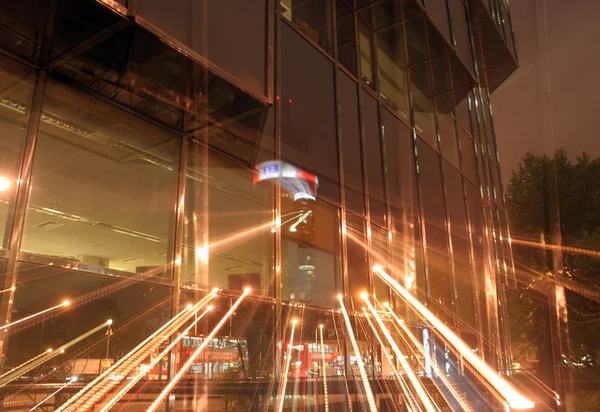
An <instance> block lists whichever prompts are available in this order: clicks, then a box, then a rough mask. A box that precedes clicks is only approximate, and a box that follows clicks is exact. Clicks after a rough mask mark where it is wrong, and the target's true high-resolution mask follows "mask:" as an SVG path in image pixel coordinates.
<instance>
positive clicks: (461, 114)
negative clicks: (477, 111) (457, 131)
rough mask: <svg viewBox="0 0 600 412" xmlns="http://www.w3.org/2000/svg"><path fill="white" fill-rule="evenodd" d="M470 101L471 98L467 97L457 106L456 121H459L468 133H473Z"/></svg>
mask: <svg viewBox="0 0 600 412" xmlns="http://www.w3.org/2000/svg"><path fill="white" fill-rule="evenodd" d="M469 99H470V97H469V96H468V97H465V98H464V99H462V100H461V101H460V103H459V104H458V105H457V106H456V120H458V124H459V125H461V126H462V127H463V128H464V129H465V130H466V131H467V132H469V133H470V132H471V118H470V114H469Z"/></svg>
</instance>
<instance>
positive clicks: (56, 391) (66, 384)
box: [29, 379, 75, 412]
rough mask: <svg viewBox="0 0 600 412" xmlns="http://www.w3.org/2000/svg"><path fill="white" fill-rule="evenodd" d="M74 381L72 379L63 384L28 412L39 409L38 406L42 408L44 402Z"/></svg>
mask: <svg viewBox="0 0 600 412" xmlns="http://www.w3.org/2000/svg"><path fill="white" fill-rule="evenodd" d="M74 381H75V380H74V379H71V380H70V381H69V382H67V383H65V384H64V385H63V386H61V387H60V388H58V389H57V390H55V391H54V392H52V393H51V394H50V395H48V396H47V397H45V398H44V399H42V401H41V402H40V403H38V404H37V405H35V406H34V407H33V408H31V409H30V410H29V412H31V411H34V410H36V409H37V408H39V407H40V406H42V405H43V404H44V402H46V401H47V400H48V399H50V398H51V397H53V396H54V395H56V394H57V393H58V392H60V391H62V390H63V389H64V388H66V387H67V386H68V385H70V384H71V383H73V382H74Z"/></svg>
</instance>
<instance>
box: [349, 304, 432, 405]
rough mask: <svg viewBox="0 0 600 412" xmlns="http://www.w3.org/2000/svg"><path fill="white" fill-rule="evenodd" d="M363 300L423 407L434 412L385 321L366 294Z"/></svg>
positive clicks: (429, 400) (427, 396)
mask: <svg viewBox="0 0 600 412" xmlns="http://www.w3.org/2000/svg"><path fill="white" fill-rule="evenodd" d="M361 298H362V299H363V300H364V301H365V303H366V304H367V307H368V308H369V311H370V312H371V314H372V315H373V318H374V319H375V321H376V322H377V324H378V325H379V328H380V329H381V331H382V332H383V335H384V336H385V338H386V339H387V341H388V343H389V344H390V346H391V347H392V349H393V350H394V353H395V354H396V358H397V359H398V360H399V361H400V364H401V365H402V368H403V369H404V371H405V372H406V375H407V376H408V380H410V383H411V384H412V386H413V387H414V388H415V391H416V392H417V396H418V397H419V399H420V400H421V403H423V406H425V409H426V410H427V411H430V412H434V411H435V410H436V409H435V407H434V406H433V404H432V403H431V399H429V395H427V392H425V389H424V388H423V385H422V384H421V382H420V381H419V378H417V375H415V372H414V371H413V370H412V368H411V367H410V365H409V364H408V361H407V360H406V359H405V358H404V354H403V353H402V351H401V350H400V348H399V347H398V345H397V344H396V342H395V341H394V339H393V338H392V335H391V334H390V331H389V330H388V329H387V328H386V327H385V325H384V324H383V320H381V317H380V316H379V314H378V313H377V311H376V310H375V308H374V307H373V305H372V304H371V302H370V301H369V296H368V295H367V294H366V293H363V294H362V295H361Z"/></svg>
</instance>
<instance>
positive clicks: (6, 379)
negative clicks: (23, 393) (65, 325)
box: [0, 322, 108, 388]
mask: <svg viewBox="0 0 600 412" xmlns="http://www.w3.org/2000/svg"><path fill="white" fill-rule="evenodd" d="M107 326H108V324H107V322H104V323H102V324H100V325H98V326H96V327H95V328H93V329H90V330H89V331H87V332H86V333H84V334H82V335H79V336H78V337H76V338H75V339H73V340H72V341H70V342H67V343H65V344H64V345H62V346H61V347H60V348H58V349H56V350H53V351H46V353H45V354H44V355H43V356H40V357H38V359H37V360H35V361H31V362H26V363H25V364H24V365H23V366H21V367H20V368H19V369H16V370H15V371H12V372H10V373H7V374H5V375H3V378H1V379H0V388H1V387H3V386H4V385H6V384H7V383H10V382H12V381H14V380H15V379H17V378H19V377H20V376H23V375H24V374H26V373H27V372H29V371H30V370H32V369H35V368H37V367H38V366H40V365H41V364H43V363H45V362H48V361H49V360H50V359H52V358H54V357H55V356H58V355H60V354H61V353H64V352H65V350H67V349H69V348H70V347H71V346H73V345H75V344H77V343H79V342H81V341H82V340H84V339H85V338H87V337H89V336H91V335H93V334H94V333H96V332H98V331H99V330H101V329H104V328H105V327H107Z"/></svg>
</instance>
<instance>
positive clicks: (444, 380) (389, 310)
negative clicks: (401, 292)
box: [383, 302, 473, 411]
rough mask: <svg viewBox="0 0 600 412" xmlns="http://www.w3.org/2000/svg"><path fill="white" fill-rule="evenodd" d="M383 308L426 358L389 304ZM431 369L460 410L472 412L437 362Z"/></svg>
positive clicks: (418, 344)
mask: <svg viewBox="0 0 600 412" xmlns="http://www.w3.org/2000/svg"><path fill="white" fill-rule="evenodd" d="M383 306H384V307H385V308H386V309H387V311H385V313H386V314H388V315H390V316H391V317H392V318H394V320H395V321H396V324H397V325H398V326H399V327H400V329H402V330H403V331H404V333H405V335H406V336H408V338H409V339H410V341H411V342H412V343H413V345H415V347H416V348H417V349H418V350H419V351H420V352H421V353H422V354H423V355H424V356H427V354H426V353H425V348H424V347H423V345H422V344H421V342H419V340H418V339H417V338H416V337H415V335H413V333H412V332H411V331H410V329H408V327H406V324H405V323H404V321H403V320H402V319H400V318H399V317H398V315H396V313H394V311H393V310H392V308H391V307H390V304H389V303H387V302H386V303H384V304H383ZM433 368H434V369H435V371H436V373H437V375H438V376H439V378H440V380H441V381H442V383H443V384H444V386H446V388H448V391H450V393H451V394H452V396H453V397H454V399H456V401H457V402H458V404H459V405H460V407H461V408H462V410H463V411H472V410H473V408H471V406H470V405H469V404H468V403H467V401H466V400H465V399H464V397H463V396H462V395H461V394H460V393H459V392H458V391H457V390H456V388H455V387H454V385H453V384H452V382H450V380H449V379H448V377H447V376H446V374H445V373H444V372H443V371H442V370H440V368H439V366H438V365H437V362H433Z"/></svg>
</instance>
